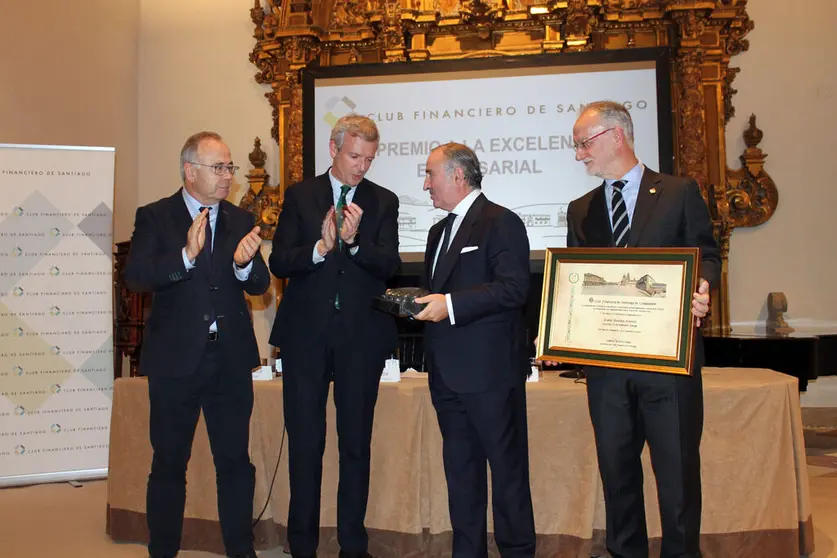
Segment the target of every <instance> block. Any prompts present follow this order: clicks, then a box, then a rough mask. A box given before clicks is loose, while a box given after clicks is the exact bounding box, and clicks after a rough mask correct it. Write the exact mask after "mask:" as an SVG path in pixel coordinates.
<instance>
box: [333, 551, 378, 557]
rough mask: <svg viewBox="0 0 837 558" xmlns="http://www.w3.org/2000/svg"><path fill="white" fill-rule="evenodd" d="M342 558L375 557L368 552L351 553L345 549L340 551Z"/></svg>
mask: <svg viewBox="0 0 837 558" xmlns="http://www.w3.org/2000/svg"><path fill="white" fill-rule="evenodd" d="M340 558H375V557H374V556H372V555H371V554H369V553H368V552H360V553H351V552H346V551H344V550H341V551H340Z"/></svg>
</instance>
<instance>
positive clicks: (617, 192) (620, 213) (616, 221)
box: [610, 180, 631, 248]
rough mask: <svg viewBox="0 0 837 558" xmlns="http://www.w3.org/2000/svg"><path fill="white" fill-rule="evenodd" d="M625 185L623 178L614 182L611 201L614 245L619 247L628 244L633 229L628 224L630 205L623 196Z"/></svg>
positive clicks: (624, 246)
mask: <svg viewBox="0 0 837 558" xmlns="http://www.w3.org/2000/svg"><path fill="white" fill-rule="evenodd" d="M624 187H625V183H624V182H623V181H621V180H617V181H616V182H614V183H613V199H612V200H611V202H610V206H611V219H612V223H613V245H614V246H616V247H617V248H626V247H627V246H628V236H630V234H629V233H630V231H631V227H630V225H629V224H628V205H627V204H626V203H625V198H624V197H623V196H622V188H624Z"/></svg>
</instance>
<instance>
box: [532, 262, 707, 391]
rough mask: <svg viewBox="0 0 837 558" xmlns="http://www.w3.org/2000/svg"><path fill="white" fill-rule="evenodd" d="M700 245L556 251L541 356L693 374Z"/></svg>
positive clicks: (548, 268) (547, 279) (549, 270)
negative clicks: (695, 300) (694, 311)
mask: <svg viewBox="0 0 837 558" xmlns="http://www.w3.org/2000/svg"><path fill="white" fill-rule="evenodd" d="M699 263H700V250H699V249H698V248H549V249H547V250H546V262H545V266H544V276H543V298H542V300H541V314H540V326H539V335H538V348H537V351H538V359H541V360H551V361H558V362H566V363H573V364H584V365H589V366H603V367H608V368H625V369H632V370H647V371H651V372H665V373H670V374H687V375H688V374H691V373H692V353H693V351H694V339H695V330H696V328H695V326H694V316H692V313H691V310H692V293H694V292H695V290H696V289H697V285H698V271H699V269H698V268H699Z"/></svg>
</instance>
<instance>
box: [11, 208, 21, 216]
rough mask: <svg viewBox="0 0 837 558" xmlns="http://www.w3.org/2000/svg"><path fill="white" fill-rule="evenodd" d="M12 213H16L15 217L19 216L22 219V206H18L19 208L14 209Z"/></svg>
mask: <svg viewBox="0 0 837 558" xmlns="http://www.w3.org/2000/svg"><path fill="white" fill-rule="evenodd" d="M12 213H14V214H15V215H17V216H18V217H20V216H21V215H23V208H22V207H20V206H18V207H16V208H14V209H13V210H12Z"/></svg>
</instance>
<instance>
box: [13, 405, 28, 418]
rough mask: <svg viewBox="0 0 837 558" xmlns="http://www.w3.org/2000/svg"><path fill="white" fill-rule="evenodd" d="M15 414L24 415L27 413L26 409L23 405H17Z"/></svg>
mask: <svg viewBox="0 0 837 558" xmlns="http://www.w3.org/2000/svg"><path fill="white" fill-rule="evenodd" d="M15 414H16V415H17V416H19V417H22V416H23V415H25V414H26V409H24V408H23V405H18V406H17V407H15Z"/></svg>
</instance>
